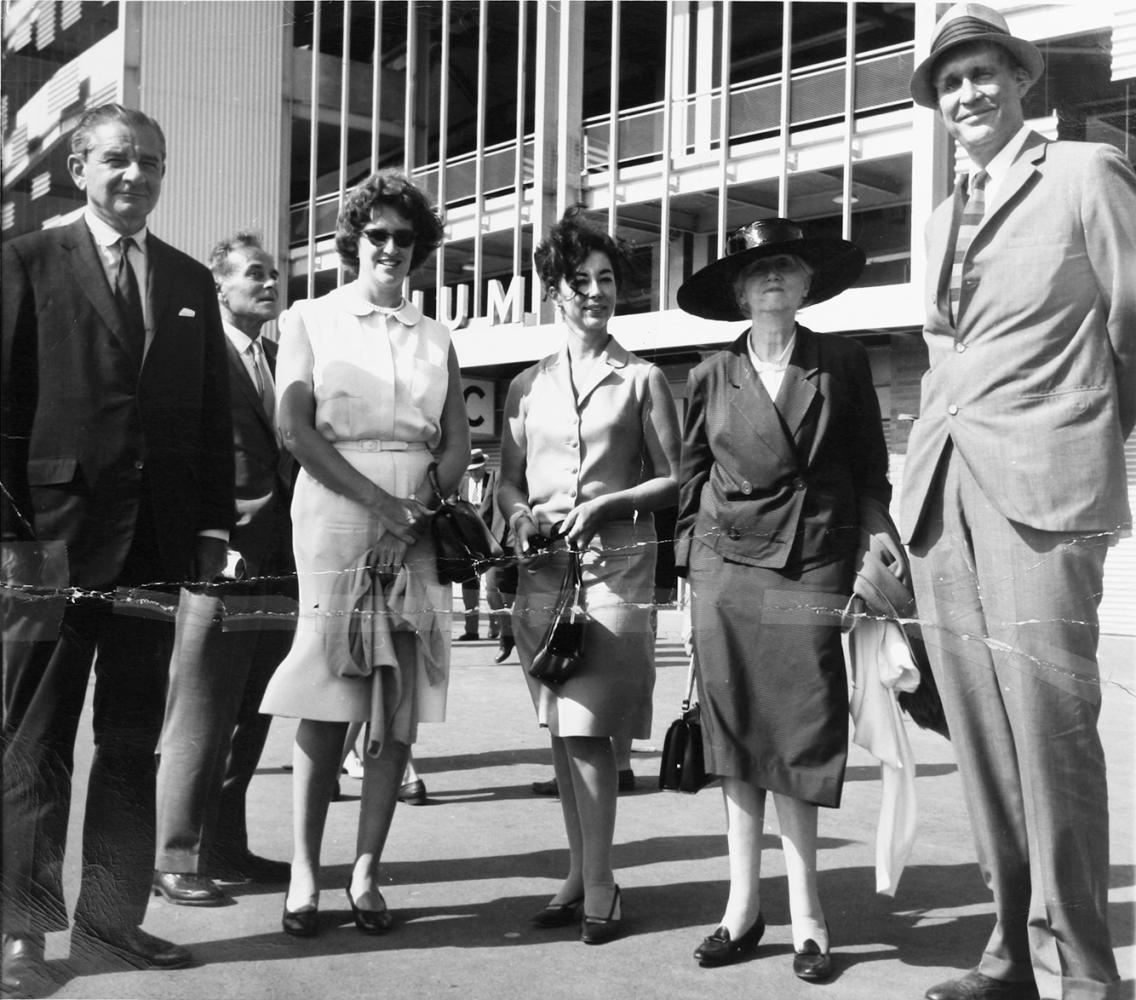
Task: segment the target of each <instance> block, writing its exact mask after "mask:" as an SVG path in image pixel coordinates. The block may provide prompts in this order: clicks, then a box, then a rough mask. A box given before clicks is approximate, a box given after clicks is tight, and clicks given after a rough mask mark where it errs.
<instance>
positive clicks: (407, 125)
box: [402, 0, 418, 177]
mask: <svg viewBox="0 0 1136 1000" xmlns="http://www.w3.org/2000/svg"><path fill="white" fill-rule="evenodd" d="M417 7H418V5H417V4H416V3H415V2H414V0H407V4H406V89H405V101H404V102H403V110H402V165H403V169H404V170H405V171H406V176H407V177H412V176H413V175H414V113H415V104H416V103H417V97H418V88H417V85H416V83H415V77H416V76H417V70H418V12H417Z"/></svg>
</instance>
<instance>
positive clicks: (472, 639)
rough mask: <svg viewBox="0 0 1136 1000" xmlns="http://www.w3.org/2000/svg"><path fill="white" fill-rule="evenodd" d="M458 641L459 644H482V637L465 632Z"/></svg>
mask: <svg viewBox="0 0 1136 1000" xmlns="http://www.w3.org/2000/svg"><path fill="white" fill-rule="evenodd" d="M457 641H458V642H480V641H481V636H479V635H478V634H477V633H476V632H463V633H462V634H461V635H459V636H458V638H457Z"/></svg>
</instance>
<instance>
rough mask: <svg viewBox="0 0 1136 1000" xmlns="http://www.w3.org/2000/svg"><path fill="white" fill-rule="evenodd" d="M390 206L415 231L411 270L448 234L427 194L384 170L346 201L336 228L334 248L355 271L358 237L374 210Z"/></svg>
mask: <svg viewBox="0 0 1136 1000" xmlns="http://www.w3.org/2000/svg"><path fill="white" fill-rule="evenodd" d="M381 206H388V207H390V208H393V209H394V210H395V211H396V212H398V213H399V215H403V216H405V217H406V218H407V219H408V220H409V221H410V225H411V228H413V230H414V251H413V253H412V254H411V255H410V270H411V271H417V270H418V268H420V267H421V266H422V265H423V264H424V263H425V262H426V258H427V257H429V256H430V254H432V253H433V252H434V251H435V250H436V249H437V248H438V247H439V246H440V245H441V243H442V236H443V234H444V232H445V230H444V228H443V227H444V223H443V221H442V217H441V215H440V214H439V213H438V212H437V210H436V209H435V208H434V206H433V205H431V204H430V199H429V198H427V197H426V194H425V192H424V191H423V190H422V189H421V188H419V187H417V186H416V185H414V184H412V183H411V182H410V180H409V178H407V177H406V175H405V174H400V173H398V172H396V171H393V170H381V171H379V172H378V173H375V174H371V176H370V177H368V178H367V179H366V180H365V181H363V182H362V183H361V184H359V186H358V187H356V188H355V190H354V191H352V192H351V193H350V194H349V195H348V196H347V198H346V199H345V200H344V202H343V210H342V211H341V212H340V213H339V219H338V220H337V221H336V226H335V249H336V251H337V252H338V253H339V256H340V258H341V259H342V260H343V261H344V263H346V264H347V265H348V266H350V267H351V268H353V269H354V270H358V269H359V234H360V233H362V232H363V230H364V229H365V228H366V227H367V224H368V223H369V222H370V221H371V213H372V212H373V211H374V210H375V208H378V207H381Z"/></svg>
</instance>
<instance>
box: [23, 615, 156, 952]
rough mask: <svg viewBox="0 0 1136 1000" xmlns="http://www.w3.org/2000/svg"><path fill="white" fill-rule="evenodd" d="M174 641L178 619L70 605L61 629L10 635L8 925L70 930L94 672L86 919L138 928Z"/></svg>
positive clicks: (82, 904)
mask: <svg viewBox="0 0 1136 1000" xmlns="http://www.w3.org/2000/svg"><path fill="white" fill-rule="evenodd" d="M172 641H173V623H172V622H171V621H169V620H168V619H166V620H163V619H159V618H156V617H140V616H137V615H124V614H120V613H116V612H115V610H114V608H113V607H112V605H111V603H110V602H109V601H105V600H93V599H92V600H89V601H83V602H81V603H75V604H71V605H68V607H67V609H66V610H65V612H64V615H63V622H62V625H61V627H60V630H59V633H58V635H57V636H55V637H52V638H51V639H45V640H43V641H39V642H5V643H4V722H3V751H4V777H3V788H4V821H3V829H4V847H3V864H4V870H3V928H4V931H5V932H6V933H21V932H44V931H55V930H62V929H65V928H66V927H67V907H66V903H65V901H64V896H63V854H64V848H65V845H66V841H67V823H68V818H69V815H70V807H71V776H72V771H73V766H74V748H75V737H76V734H77V731H78V726H79V716H80V713H81V712H82V710H83V703H84V700H85V699H86V695H87V686H88V681H89V678H90V674H91V664H92V662H94V668H95V691H94V722H93V727H94V738H95V752H94V758H93V761H92V765H91V774H90V779H89V782H88V786H87V808H86V819H85V822H84V826H83V862H82V880H81V886H80V890H79V899H78V902H77V906H76V910H75V922H76V924H77V925H81V926H84V927H87V928H90V929H92V930H94V931H104V932H105V931H113V930H116V929H124V928H128V927H135V926H137V925H138V924H140V923H141V922H142V918H143V916H144V914H145V912H146V903H147V901H148V898H149V894H150V882H151V879H152V869H153V855H154V772H155V766H154V750H155V747H156V746H157V742H158V736H159V734H160V732H161V727H162V712H163V708H164V704H165V692H166V673H167V669H168V665H169V659H170V649H171V645H172Z"/></svg>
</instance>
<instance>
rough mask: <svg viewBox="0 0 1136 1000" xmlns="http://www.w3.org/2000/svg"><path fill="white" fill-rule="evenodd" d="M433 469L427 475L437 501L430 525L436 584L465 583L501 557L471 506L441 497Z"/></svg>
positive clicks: (492, 539) (479, 517)
mask: <svg viewBox="0 0 1136 1000" xmlns="http://www.w3.org/2000/svg"><path fill="white" fill-rule="evenodd" d="M436 470H437V466H436V465H435V464H433V463H432V464H431V465H430V468H429V470H428V471H427V475H428V476H429V478H430V486H431V487H432V488H433V490H434V493H435V495H436V496H437V497H438V501H439V504H438V509H437V510H436V511H434V515H433V517H432V518H431V522H430V524H431V528H430V530H431V533H432V535H433V539H434V561H435V563H436V564H437V568H438V581H439V582H440V583H468V582H471V581H473V580H476V579H477V577H478V574H479V573H484V572H485V571H486V570H487V569H489V567H490V566H491V565H492V564H493V562H494V560H497V559H500V558H501V546H500V545H498V544H497V539H496V538H494V537H493V535H492V533H491V532H490V531H489V526H488V525H487V524H486V523H485V522H484V521H483V520H482V519H481V515H480V514H479V513H478V512H477V508H476V507H474V506H473V504H471V503H470V502H469V501H468V500H459V499H457V498H456V497H444V496H442V491H441V490H440V489H438V475H437V471H436Z"/></svg>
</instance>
